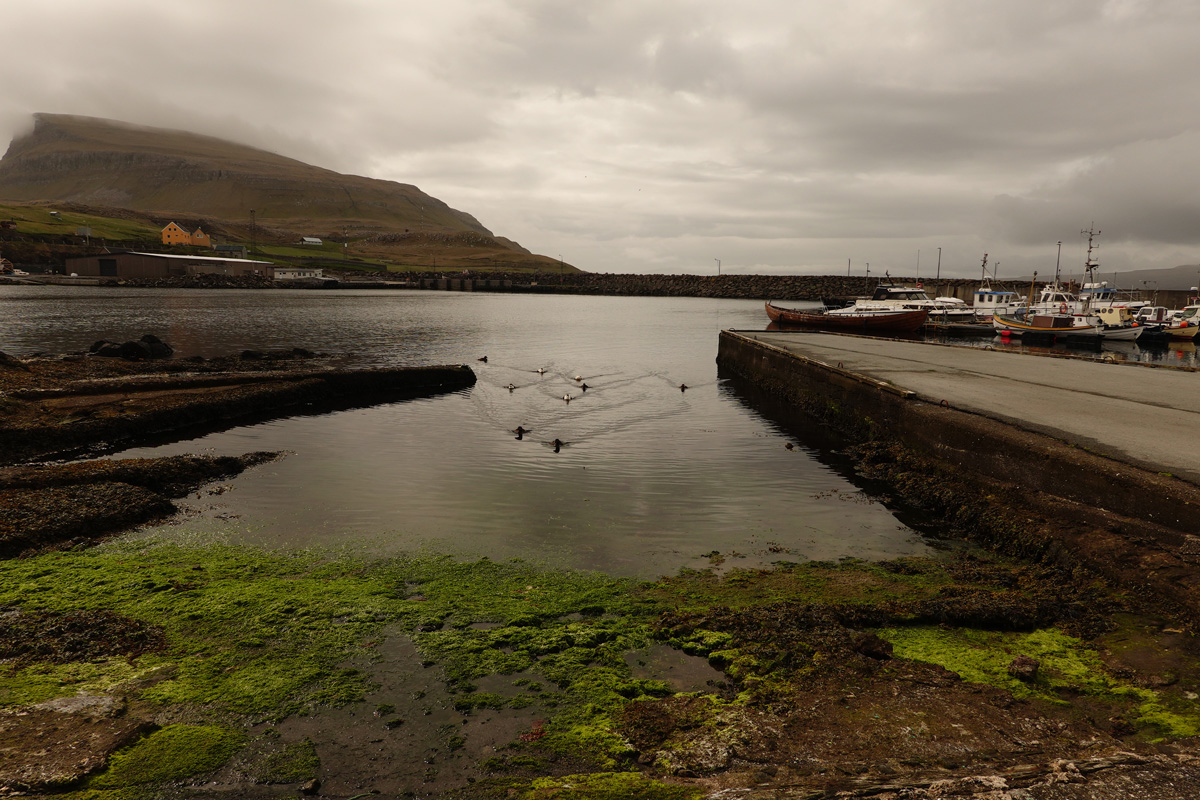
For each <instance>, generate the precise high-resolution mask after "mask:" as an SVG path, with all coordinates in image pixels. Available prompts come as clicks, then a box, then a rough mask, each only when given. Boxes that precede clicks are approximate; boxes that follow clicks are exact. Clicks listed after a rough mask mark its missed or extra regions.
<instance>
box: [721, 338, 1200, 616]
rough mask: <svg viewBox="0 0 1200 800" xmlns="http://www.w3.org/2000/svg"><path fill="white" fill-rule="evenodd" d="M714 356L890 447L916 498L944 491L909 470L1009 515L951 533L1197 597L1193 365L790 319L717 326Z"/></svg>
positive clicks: (1199, 392)
mask: <svg viewBox="0 0 1200 800" xmlns="http://www.w3.org/2000/svg"><path fill="white" fill-rule="evenodd" d="M717 362H718V366H719V367H720V369H721V371H722V374H724V375H733V376H736V377H738V378H741V379H744V380H747V381H749V382H751V383H753V384H755V385H757V386H758V387H759V388H760V389H762V390H765V391H766V392H768V393H770V394H772V395H775V396H777V397H779V398H781V399H783V400H785V401H786V402H787V403H788V404H789V405H791V406H792V407H794V408H795V409H796V411H797V412H799V413H801V414H803V415H804V416H805V417H807V418H814V419H817V420H820V421H821V422H823V423H825V424H826V425H828V426H830V427H831V428H834V429H835V430H837V431H838V432H839V433H841V434H842V435H843V436H844V437H846V439H847V440H848V441H850V442H853V443H856V444H859V445H862V444H864V443H871V444H872V445H873V446H875V447H877V448H878V447H881V446H884V445H886V446H890V447H895V448H900V450H901V451H902V452H903V453H904V454H905V456H904V458H909V457H911V461H909V462H906V463H904V464H903V465H899V466H896V465H893V466H892V472H893V474H892V475H891V479H892V480H891V483H892V484H894V485H897V484H903V485H904V486H906V487H908V491H909V492H910V493H915V494H916V495H921V496H915V497H912V498H910V501H911V502H913V503H914V504H916V505H922V504H929V503H932V502H933V501H932V500H931V499H930V498H933V497H935V496H939V495H938V490H937V489H935V488H934V487H928V486H927V487H923V488H914V487H918V486H919V483H918V482H917V481H916V480H915V479H914V473H916V472H920V473H921V474H922V475H923V476H925V477H927V478H928V479H929V481H930V482H937V483H939V484H941V485H942V486H944V487H949V489H948V491H949V492H950V493H951V494H953V496H954V498H955V499H954V500H952V501H949V502H948V504H947V505H948V508H947V509H945V511H946V513H949V514H952V515H957V516H958V517H960V518H961V517H963V516H964V514H963V511H962V508H966V507H968V506H972V505H973V506H975V510H974V511H973V512H971V514H969V515H967V516H970V517H971V519H972V520H976V522H972V523H971V525H977V521H978V520H981V519H985V518H989V515H991V516H997V515H999V516H1003V517H1004V518H1005V520H1006V522H1005V523H1004V524H995V523H994V522H993V523H988V524H987V525H983V526H982V528H987V530H983V529H982V528H979V529H975V530H968V531H962V532H959V535H963V536H965V537H966V538H975V539H977V540H980V541H983V542H985V543H986V544H987V545H989V546H993V547H997V548H998V549H1001V550H1009V551H1011V552H1019V553H1021V554H1024V555H1029V554H1038V555H1041V556H1045V555H1046V554H1047V553H1051V554H1053V553H1057V554H1059V556H1061V557H1063V558H1065V559H1067V560H1081V561H1083V562H1086V563H1087V564H1088V566H1090V567H1091V568H1093V569H1095V570H1097V571H1099V572H1101V573H1102V574H1105V575H1107V576H1108V577H1110V578H1112V579H1114V580H1117V581H1120V582H1121V583H1123V584H1126V585H1137V586H1139V587H1148V586H1149V585H1151V584H1153V589H1154V591H1155V593H1156V594H1158V595H1159V596H1161V597H1164V598H1167V599H1168V600H1169V602H1171V603H1172V604H1176V605H1190V606H1191V607H1192V608H1193V609H1194V611H1193V613H1198V612H1197V610H1200V602H1198V601H1200V569H1198V566H1200V373H1197V372H1196V371H1194V370H1185V369H1172V368H1155V367H1149V366H1143V365H1136V364H1127V363H1120V362H1117V363H1105V362H1102V361H1093V360H1084V359H1071V358H1058V357H1043V356H1035V355H1031V354H1027V353H1016V352H1004V351H999V350H986V349H982V348H967V347H954V346H947V345H942V344H937V343H929V342H919V341H902V340H894V339H882V338H871V337H864V336H849V335H841V334H832V333H823V332H817V331H800V330H797V331H779V332H771V331H723V332H722V333H721V335H720V342H719V347H718V356H717ZM884 460H887V459H884ZM914 464H918V465H920V466H919V467H917V468H914V466H913V465H914ZM901 493H903V492H901ZM945 493H946V492H942V494H945ZM940 502H946V501H940ZM955 503H960V504H961V506H962V508H960V509H958V510H955V509H954V508H953V506H954V504H955ZM967 527H970V525H968V526H967ZM977 527H978V525H977ZM1198 615H1200V614H1198Z"/></svg>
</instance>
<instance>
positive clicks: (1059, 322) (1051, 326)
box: [992, 314, 1104, 339]
mask: <svg viewBox="0 0 1200 800" xmlns="http://www.w3.org/2000/svg"><path fill="white" fill-rule="evenodd" d="M1092 319H1095V321H1096V324H1090V323H1089V321H1088V318H1086V317H1076V316H1074V315H1073V314H1034V315H1030V316H1026V317H1016V316H1012V317H1010V316H1008V315H1006V314H994V315H993V316H992V326H993V327H994V328H995V329H996V332H997V333H1004V332H1005V331H1007V332H1008V333H1009V334H1010V335H1015V336H1022V335H1025V336H1052V337H1055V338H1065V337H1072V338H1079V337H1092V338H1096V339H1099V338H1100V337H1101V336H1103V335H1104V325H1103V323H1101V322H1100V320H1099V319H1098V318H1092Z"/></svg>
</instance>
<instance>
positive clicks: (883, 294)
mask: <svg viewBox="0 0 1200 800" xmlns="http://www.w3.org/2000/svg"><path fill="white" fill-rule="evenodd" d="M871 300H925V301H928V300H929V295H927V294H925V290H924V289H922V288H921V287H920V286H917V287H915V288H914V287H911V286H876V287H875V294H873V295H871Z"/></svg>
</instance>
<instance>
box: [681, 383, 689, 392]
mask: <svg viewBox="0 0 1200 800" xmlns="http://www.w3.org/2000/svg"><path fill="white" fill-rule="evenodd" d="M679 391H681V392H686V391H687V384H686V383H681V384H679Z"/></svg>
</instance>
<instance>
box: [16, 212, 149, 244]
mask: <svg viewBox="0 0 1200 800" xmlns="http://www.w3.org/2000/svg"><path fill="white" fill-rule="evenodd" d="M53 210H54V209H53V208H52V207H50V206H34V205H17V204H12V203H0V219H4V220H12V221H14V222H16V223H17V230H19V231H21V232H22V233H27V234H32V235H34V236H74V235H76V233H75V232H76V231H77V230H78V229H79V228H90V229H91V234H90V235H91V237H92V238H94V239H117V240H121V241H125V240H129V239H158V238H159V237H160V234H161V230H160V229H159V228H156V227H154V226H153V225H148V224H146V223H143V222H136V221H133V220H127V219H117V218H114V217H101V216H97V215H95V214H80V213H77V212H73V211H60V212H58V213H59V216H58V217H52V216H50V212H51V211H53Z"/></svg>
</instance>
